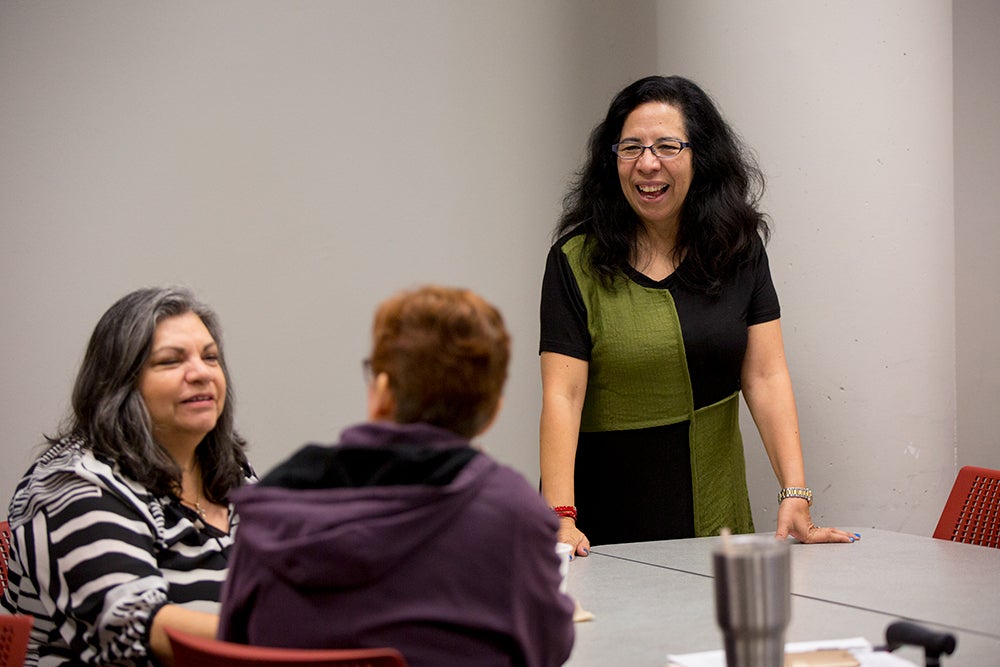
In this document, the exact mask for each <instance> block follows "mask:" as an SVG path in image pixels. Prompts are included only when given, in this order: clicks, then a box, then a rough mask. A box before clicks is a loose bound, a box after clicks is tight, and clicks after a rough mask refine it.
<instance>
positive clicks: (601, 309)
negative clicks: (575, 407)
mask: <svg viewBox="0 0 1000 667" xmlns="http://www.w3.org/2000/svg"><path fill="white" fill-rule="evenodd" d="M585 240H586V236H585V235H584V234H582V233H577V234H570V235H568V236H566V237H563V238H562V239H560V240H559V241H558V242H557V243H556V244H555V245H554V246H553V247H552V249H551V251H550V252H549V256H548V260H547V263H546V267H545V277H544V279H543V283H542V299H541V342H540V346H539V350H540V351H541V352H556V353H559V354H564V355H567V356H570V357H575V358H577V359H583V360H585V361H587V362H588V363H589V376H588V379H587V396H586V400H585V403H584V407H583V415H582V421H581V428H580V431H581V432H580V439H579V443H578V447H577V455H576V470H575V494H576V497H575V503H576V506H577V509H578V512H579V518H578V520H577V525H578V526H579V528H580V530H582V531H583V532H584V533H585V534H586V535H587V537H588V538H589V539H590V541H591V544H608V543H620V542H639V541H648V540H659V539H672V538H678V537H693V536H703V535H716V534H718V532H719V530H720V529H721V528H723V527H729V528H731V529H732V530H733V532H752V531H753V519H752V517H751V512H750V501H749V497H748V494H747V487H746V471H745V463H744V458H743V442H742V439H741V436H740V428H739V390H740V370H741V367H742V364H743V357H744V354H745V352H746V343H747V327H749V326H752V325H754V324H760V323H763V322H768V321H772V320H775V319H778V317H780V315H781V311H780V307H779V304H778V297H777V294H776V293H775V290H774V285H773V283H772V281H771V273H770V269H769V267H768V262H767V254H766V252H765V250H764V246H763V243H760V244H758V245H757V247H756V248H755V249H754V251H753V253H752V256H751V257H750V258H749V259H748V261H746V262H744V263H743V264H742V265H741V266H740V267H739V268H738V269H737V270H736V272H735V274H734V275H733V276H732V278H731V279H729V280H728V281H726V283H725V285H724V287H723V290H722V293H721V294H720V295H718V296H709V295H706V294H704V293H703V292H699V291H696V290H694V289H692V288H689V287H687V286H685V285H684V284H683V283H682V282H681V281H680V280H679V279H678V277H677V274H676V273H675V274H672V275H670V276H668V277H667V278H665V279H664V280H662V281H653V280H651V279H649V278H648V277H646V276H644V275H643V274H641V273H639V272H638V271H636V270H635V269H633V268H632V267H625V269H624V270H623V271H624V274H625V277H624V279H623V280H618V281H617V282H616V283H615V285H614V286H613V287H611V288H609V287H607V286H605V285H604V284H603V283H602V282H601V281H600V280H599V279H598V278H597V276H596V275H595V273H594V272H593V271H591V270H589V268H588V267H587V260H586V253H585V249H584V244H585ZM680 270H683V264H682V265H681V268H680Z"/></svg>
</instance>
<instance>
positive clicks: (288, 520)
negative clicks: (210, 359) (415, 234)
mask: <svg viewBox="0 0 1000 667" xmlns="http://www.w3.org/2000/svg"><path fill="white" fill-rule="evenodd" d="M509 356H510V338H509V336H508V334H507V330H506V329H505V327H504V323H503V319H502V318H501V316H500V313H499V312H498V311H497V310H496V309H495V308H494V307H493V306H491V305H490V304H488V303H487V302H486V301H484V300H483V299H482V298H480V297H479V296H477V295H476V294H474V293H472V292H470V291H468V290H461V289H451V288H444V287H425V288H422V289H418V290H416V291H412V292H404V293H401V294H399V295H397V296H395V297H393V298H390V299H389V300H387V301H385V302H384V303H383V304H382V305H381V306H380V307H379V308H378V311H377V312H376V314H375V323H374V327H373V331H372V352H371V358H370V360H366V363H365V369H366V371H367V377H368V418H369V421H368V422H367V423H364V424H361V425H358V426H354V427H351V428H348V429H347V430H345V431H343V432H342V433H341V435H340V440H339V443H338V444H335V445H332V446H326V445H308V446H306V447H305V448H303V449H301V450H300V451H298V452H297V453H296V454H294V455H293V456H292V457H291V458H290V459H289V460H288V461H286V462H285V463H283V464H281V465H280V466H278V467H277V468H276V469H275V470H274V471H272V472H271V473H270V474H268V475H266V476H265V477H264V478H263V479H262V480H261V482H260V483H259V484H257V485H255V486H252V487H248V488H245V489H240V490H239V491H237V492H235V493H234V500H235V504H236V508H237V510H238V511H239V513H240V517H241V519H240V520H241V524H240V533H239V535H238V536H237V539H236V545H235V547H234V549H233V557H232V561H231V563H230V566H231V567H230V573H229V578H228V579H227V581H226V585H225V588H224V590H223V602H222V611H221V613H220V636H221V638H223V639H227V640H230V641H237V642H241V643H246V644H252V645H259V646H282V647H300V648H321V647H322V648H337V647H345V648H350V647H356V648H365V647H383V646H389V647H393V648H395V649H397V650H399V651H400V652H401V653H402V654H403V656H404V657H405V658H406V660H407V662H408V663H409V665H410V667H421V666H428V667H431V666H433V667H436V666H439V665H464V666H466V667H468V666H470V665H479V666H485V665H526V666H528V667H549V666H553V667H554V666H555V665H561V664H563V662H565V660H566V659H567V658H568V657H569V653H570V649H571V648H572V645H573V622H572V613H573V602H572V601H571V600H570V599H569V597H567V596H566V595H564V594H562V593H560V592H559V584H560V581H561V579H560V574H559V559H558V557H557V556H556V553H555V546H556V530H557V529H558V525H559V524H558V521H557V520H556V517H555V515H554V514H553V513H552V510H551V509H549V507H548V506H547V505H546V504H545V502H544V501H543V500H542V498H541V495H540V494H539V493H538V491H537V489H535V488H533V487H532V486H531V485H530V484H528V482H527V480H526V479H525V478H524V477H523V476H522V475H521V474H520V473H518V472H516V471H514V470H513V469H511V468H508V467H507V466H504V465H501V464H499V463H497V462H496V461H495V460H493V459H492V458H491V457H489V456H488V455H486V454H484V453H482V452H480V451H478V450H477V449H476V448H474V447H473V446H471V444H470V440H471V439H472V438H474V437H476V436H477V435H479V434H481V433H482V432H483V431H485V430H486V428H487V427H488V426H489V425H490V424H491V423H492V421H493V419H494V417H495V416H496V413H497V410H498V409H499V406H500V394H501V391H502V389H503V385H504V382H505V380H506V378H507V363H508V359H509Z"/></svg>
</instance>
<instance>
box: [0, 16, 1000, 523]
mask: <svg viewBox="0 0 1000 667" xmlns="http://www.w3.org/2000/svg"><path fill="white" fill-rule="evenodd" d="M995 11H996V10H993V9H991V8H990V3H989V2H986V1H985V0H983V1H982V2H978V3H967V2H956V3H955V16H956V26H955V27H956V34H957V31H958V30H959V28H960V27H961V26H963V25H967V26H969V29H970V30H972V29H975V28H976V27H978V24H977V19H976V17H977V16H978V14H979V13H980V12H987V13H990V15H991V16H993V17H995ZM962 17H965V18H964V19H963V18H962ZM951 20H952V6H951V3H950V2H946V1H943V0H939V1H934V0H921V1H920V2H915V1H912V0H892V1H890V0H880V1H878V2H846V3H845V2H841V3H798V2H791V1H787V2H765V1H757V2H752V3H730V2H725V1H724V0H703V1H701V2H671V1H668V0H663V1H661V2H654V1H653V0H646V1H636V0H633V1H631V2H586V3H584V2H578V1H577V0H561V1H557V0H547V1H546V2H537V1H536V0H508V1H506V2H502V3H501V2H485V1H482V2H480V1H476V2H468V1H467V0H438V1H435V2H422V3H406V2H388V1H381V2H378V1H375V2H365V3H359V2H320V1H316V2H280V3H279V2H264V1H262V0H257V1H252V2H212V3H201V2H180V3H171V4H169V5H157V4H134V3H120V2H109V1H106V0H102V1H98V2H91V3H86V4H80V3H62V2H58V3H57V2H36V3H2V4H0V90H2V91H3V94H2V97H0V153H2V155H3V158H2V159H0V307H2V312H3V313H4V317H3V320H2V321H0V345H2V347H3V349H4V353H3V354H2V355H0V376H2V377H3V379H4V382H3V388H2V390H0V391H2V392H3V393H2V397H3V400H2V401H0V423H2V424H3V425H4V426H5V437H4V439H3V442H2V444H0V454H2V456H3V460H4V464H3V467H2V469H0V499H2V500H0V503H5V502H6V499H7V498H9V496H10V493H11V492H12V491H13V487H14V484H15V483H16V480H17V478H18V477H19V475H20V472H21V471H22V469H23V468H24V467H25V466H26V465H27V463H28V461H29V460H30V453H31V448H32V447H33V446H34V445H35V444H37V443H38V442H39V440H40V434H41V433H42V432H51V431H53V430H54V429H55V427H56V424H57V422H58V419H59V418H60V416H61V415H62V414H63V413H64V411H65V409H66V399H67V397H68V393H69V387H70V383H71V381H72V376H73V374H74V372H75V369H76V365H77V363H78V361H79V358H80V354H81V352H82V349H83V346H84V343H85V340H86V337H87V336H88V335H89V333H90V330H91V328H92V327H93V324H94V323H95V321H96V319H97V318H98V317H99V316H100V314H101V312H103V310H104V309H105V308H106V307H107V306H108V305H109V304H110V303H111V302H112V301H113V300H114V299H115V298H117V297H118V296H120V295H121V294H123V293H124V292H126V291H129V290H131V289H133V288H134V287H138V286H141V285H147V284H159V283H165V282H180V283H185V284H189V285H191V286H192V287H194V288H195V289H196V291H197V292H198V293H199V294H200V295H202V296H203V298H205V299H206V300H207V301H209V302H210V303H212V304H213V305H214V306H216V308H217V309H218V310H219V312H220V315H221V317H222V320H223V325H224V327H225V330H226V342H227V346H228V352H229V355H230V359H231V365H232V367H233V370H234V375H235V382H236V389H237V398H238V412H237V419H238V423H239V424H240V426H241V430H242V431H243V432H244V434H245V435H246V436H247V437H248V438H249V439H250V441H251V444H252V449H251V456H252V458H253V460H254V462H255V463H256V465H257V467H258V468H259V469H260V470H261V471H266V470H267V469H269V468H270V467H271V466H272V465H274V464H275V463H276V462H278V461H279V460H281V459H282V458H283V457H285V456H286V455H287V454H289V453H290V452H291V451H292V450H293V449H294V448H296V447H297V446H298V445H299V444H301V443H302V442H304V441H307V440H316V441H330V440H333V439H334V438H335V437H336V433H337V432H338V431H339V429H340V428H341V427H343V426H344V425H347V424H349V423H352V422H354V421H357V420H358V419H360V418H362V416H363V408H364V396H363V394H364V389H363V386H362V382H361V375H360V366H359V361H360V359H361V358H362V357H363V356H364V355H365V353H366V351H367V344H368V341H367V335H368V326H369V318H370V315H371V311H372V309H373V308H374V306H375V304H376V303H377V302H378V301H380V300H381V299H382V298H384V297H385V296H387V295H388V294H390V293H392V292H393V291H395V290H397V289H399V288H402V287H407V286H412V285H415V284H419V283H423V282H428V281H436V282H444V283H450V284H461V285H467V286H470V287H472V288H474V289H477V290H479V291H481V292H482V293H483V294H484V295H486V296H487V298H489V299H491V300H493V301H494V302H495V303H497V304H498V305H499V306H500V307H501V308H502V309H503V311H504V313H505V314H506V317H507V319H508V323H509V325H510V327H511V329H512V330H513V333H514V359H513V365H512V369H511V379H510V383H509V385H508V391H507V398H506V408H505V412H504V413H503V415H502V416H501V419H500V421H499V423H498V424H497V426H496V427H495V429H494V430H493V431H491V432H489V433H488V434H486V436H484V437H483V439H482V444H483V445H484V446H485V447H487V448H488V449H489V450H490V451H491V452H492V453H494V454H495V455H497V456H498V457H499V458H501V459H502V460H505V461H507V462H510V463H512V464H513V465H515V466H516V467H518V468H519V469H520V470H522V471H523V472H524V473H525V474H526V475H528V476H529V477H531V478H534V477H535V476H536V475H537V453H536V448H537V444H536V442H537V419H538V404H539V394H540V391H539V380H538V370H537V357H536V346H537V307H538V305H537V303H538V285H539V281H540V277H541V270H542V263H543V261H544V256H545V251H546V249H547V244H548V241H549V236H550V232H551V229H552V226H553V224H554V221H555V218H556V216H557V215H558V211H559V204H560V199H561V197H562V193H563V190H564V187H565V184H566V182H567V180H568V179H569V178H570V177H571V175H572V172H573V170H574V169H575V168H576V167H577V166H578V162H579V159H580V157H581V155H582V151H583V144H584V142H585V140H586V135H587V133H588V132H589V130H590V129H591V127H592V126H593V125H594V123H596V122H597V120H598V119H599V117H600V116H601V115H602V114H603V112H604V111H605V108H606V105H607V102H608V101H609V99H610V96H611V95H612V94H613V93H614V92H615V91H617V90H618V89H619V88H621V87H622V86H623V85H625V84H626V83H628V82H630V81H631V80H633V79H635V78H637V77H639V76H642V75H645V74H649V73H655V72H663V73H669V72H676V73H681V74H686V75H689V76H691V77H693V78H695V79H697V80H699V81H700V82H701V83H702V84H703V85H704V86H705V87H706V88H708V89H709V90H710V91H711V92H713V93H714V94H715V96H716V98H717V100H718V101H719V102H720V104H721V106H722V108H723V110H724V111H725V112H726V114H727V115H728V116H729V118H730V120H732V121H733V123H734V124H735V125H736V126H737V127H738V129H740V130H741V132H742V133H743V135H744V136H745V138H746V139H747V141H748V143H750V144H751V145H752V146H754V147H755V148H756V149H757V151H758V153H759V155H760V159H761V162H762V165H763V166H764V168H765V171H766V172H767V173H768V175H769V177H770V189H769V194H768V199H767V207H768V209H769V211H770V212H771V214H772V217H773V219H774V223H775V236H774V240H773V242H772V244H771V249H770V253H771V260H772V267H773V270H774V275H775V280H776V282H777V284H778V288H779V293H780V296H781V298H782V304H783V309H784V315H783V322H784V328H785V336H786V344H787V347H788V356H789V360H790V363H791V367H792V372H793V377H794V380H795V382H796V386H797V391H798V397H799V403H800V409H801V413H802V429H803V435H804V440H805V442H806V446H807V450H806V455H807V469H808V472H809V476H810V483H811V484H812V486H813V487H814V489H815V490H816V492H817V495H818V496H819V501H818V502H817V505H816V514H817V518H818V519H819V520H820V521H822V522H835V523H839V524H841V525H849V526H853V527H859V528H863V527H865V526H869V525H870V526H877V527H880V528H888V529H897V530H904V531H910V532H917V533H928V532H930V530H931V529H932V528H933V523H934V522H935V521H936V517H937V513H938V512H939V511H940V506H941V503H942V502H943V498H944V495H945V494H946V493H947V488H946V487H948V486H950V483H951V479H952V478H953V476H954V472H955V461H956V446H957V445H956V440H955V428H956V407H955V391H956V371H955V354H956V353H955V348H956V343H955V340H956V335H957V338H958V340H959V341H960V343H959V344H960V345H961V341H962V340H963V335H964V333H963V331H964V330H968V328H969V327H975V326H976V324H977V321H976V318H977V314H978V312H980V311H981V310H982V307H981V303H976V302H970V303H969V304H968V305H967V306H966V308H965V310H964V311H963V303H964V302H963V301H962V300H961V299H960V300H959V302H958V308H959V314H958V317H957V319H956V316H955V314H954V313H955V308H956V302H955V296H954V294H955V292H954V287H955V282H956V264H957V265H958V274H957V276H958V277H957V280H958V282H959V284H960V286H961V285H962V284H963V275H964V274H963V268H962V267H963V266H966V263H965V259H964V253H970V254H974V253H975V252H976V251H977V249H980V250H981V249H982V248H983V247H993V248H996V245H997V239H998V235H997V232H996V231H995V229H990V228H989V226H988V225H985V224H984V225H981V227H982V229H980V230H979V231H978V232H977V234H976V237H975V240H974V241H972V242H970V243H967V244H965V245H963V244H962V242H961V241H962V238H963V237H962V234H961V232H962V230H963V229H965V227H964V226H963V225H961V224H960V225H959V226H958V232H959V235H958V238H959V243H958V248H957V252H958V257H959V261H956V254H955V245H956V241H955V238H956V224H955V214H954V212H953V205H954V196H953V194H952V127H953V122H952V111H951V105H952V98H951V85H952V84H951V82H952V78H951V77H952V74H951V72H952V43H951V35H952V31H951ZM977 41H978V40H977ZM955 54H956V56H955V58H956V60H955V65H956V75H955V76H956V91H957V93H958V95H959V96H961V95H963V90H966V91H967V92H965V93H964V94H965V95H966V97H964V98H962V100H968V99H969V98H970V97H971V95H972V93H971V87H968V86H969V81H970V79H968V78H966V79H963V76H962V72H963V71H965V70H963V69H962V68H963V67H968V68H970V70H969V71H973V72H979V73H980V74H979V75H980V76H982V73H983V72H986V71H992V70H990V69H989V67H990V66H991V65H992V64H995V61H996V55H995V51H992V52H991V51H984V50H982V48H981V47H980V46H978V45H977V43H976V42H968V41H965V42H963V41H962V40H960V39H959V38H958V37H956V44H955ZM962 85H966V86H967V88H966V89H963V87H962ZM992 99H993V101H994V102H993V103H994V104H995V103H996V102H995V101H996V96H995V95H994V97H993V98H992ZM962 108H963V107H962V104H961V100H957V101H956V113H957V114H958V113H961V110H962ZM994 115H995V114H994ZM981 124H982V125H983V127H982V128H980V133H979V134H978V135H977V136H979V137H982V136H983V133H985V137H986V138H985V139H982V138H981V139H980V140H981V141H985V140H990V139H991V140H993V141H994V142H995V141H996V138H997V134H996V130H995V129H993V128H991V127H986V124H985V123H981ZM957 141H958V143H957V146H958V148H959V150H961V148H962V137H961V134H959V135H958V139H957ZM960 155H961V154H960ZM995 155H996V151H986V152H984V153H982V154H981V156H980V157H979V158H978V159H979V162H978V163H976V164H977V165H984V167H983V168H985V166H988V165H989V164H990V162H989V161H990V160H993V162H994V163H995V159H994V156H995ZM962 165H963V163H962V161H961V160H960V161H959V163H958V164H957V169H958V170H959V171H960V170H961V169H962ZM978 168H980V167H978V166H977V169H978ZM960 187H961V186H960ZM959 192H960V193H963V197H962V201H969V202H972V203H975V202H980V203H981V204H982V208H980V209H976V210H981V211H986V210H987V206H988V204H989V203H991V202H992V200H990V199H989V198H988V195H987V194H984V193H983V192H982V191H981V190H980V189H976V190H973V191H967V190H963V189H960V190H959ZM993 196H994V197H995V195H993ZM958 210H959V213H960V214H961V213H962V210H963V209H962V208H961V207H959V208H958ZM988 210H989V212H990V213H991V214H992V212H993V211H995V210H996V207H995V206H993V207H989V209H988ZM989 244H992V246H990V245H989ZM980 264H982V265H984V266H985V265H986V258H985V257H983V258H982V259H981V260H980ZM992 270H993V271H995V270H996V269H995V268H992ZM994 282H995V281H994ZM988 298H989V295H983V296H982V299H983V300H988ZM977 307H978V308H977ZM991 317H992V321H995V320H996V314H995V313H994V314H992V316H991ZM956 326H957V327H958V329H959V330H958V333H957V334H956V333H955V329H956ZM974 330H978V329H974ZM988 343H989V340H988V338H987V334H986V333H985V330H984V333H981V334H976V337H975V338H974V340H973V342H972V345H975V346H976V349H977V351H979V350H982V351H983V352H989V353H990V354H992V356H989V355H988V354H978V353H977V354H976V355H975V356H974V357H972V361H971V363H970V365H969V370H970V372H971V370H976V371H977V373H978V375H977V377H975V378H972V377H971V376H969V375H966V377H968V378H969V379H970V380H976V381H979V378H986V380H987V381H989V380H990V379H992V382H993V384H992V387H993V391H994V394H995V388H996V385H997V381H996V379H997V377H998V376H1000V373H998V367H1000V360H998V359H997V357H996V352H995V349H992V348H991V347H989V345H988ZM961 359H962V355H961V354H959V360H960V361H961ZM983 359H986V360H987V363H986V364H983V363H982V361H983ZM958 383H959V384H958V391H959V397H960V398H961V397H962V396H963V387H965V386H966V385H965V384H964V383H963V375H962V367H961V365H960V367H959V381H958ZM964 405H965V404H964V403H963V406H964ZM959 415H960V416H961V415H963V412H962V411H959ZM966 416H967V423H966V422H965V421H963V422H962V424H960V426H959V434H960V435H961V434H963V433H965V432H969V433H976V432H980V433H988V434H991V435H992V437H993V438H994V441H993V442H994V443H995V438H996V435H995V433H996V431H995V429H990V413H989V412H988V411H987V410H985V409H979V410H973V411H970V412H968V413H966ZM966 428H967V429H968V431H966ZM745 431H746V432H747V434H748V451H750V452H751V454H750V456H751V482H752V490H751V494H752V496H753V500H754V506H755V515H756V517H757V519H758V524H759V527H760V528H761V529H765V530H766V529H768V528H769V527H770V526H771V525H772V522H773V507H774V498H773V495H774V491H775V482H774V479H773V476H772V475H771V474H770V472H769V471H768V470H767V469H766V463H765V462H764V461H763V458H762V455H761V454H760V447H759V443H758V442H757V441H756V439H755V436H754V435H753V429H752V425H751V424H750V422H749V421H747V422H746V423H745ZM963 446H964V444H962V443H960V444H959V445H958V449H957V451H958V458H959V459H961V458H963V456H962V451H963V450H962V447H963ZM992 451H993V452H995V451H997V450H996V448H995V447H994V448H993V449H992ZM994 463H997V462H996V461H994ZM997 467H1000V464H998V465H997Z"/></svg>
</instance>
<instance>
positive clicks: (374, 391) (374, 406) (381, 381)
mask: <svg viewBox="0 0 1000 667" xmlns="http://www.w3.org/2000/svg"><path fill="white" fill-rule="evenodd" d="M395 417H396V399H395V397H394V396H393V395H392V388H391V387H390V386H389V375H388V374H386V373H379V374H378V375H376V376H375V379H374V380H372V383H371V384H370V385H368V420H369V421H392V420H393V419H394V418H395Z"/></svg>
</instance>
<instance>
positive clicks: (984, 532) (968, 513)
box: [934, 466, 1000, 548]
mask: <svg viewBox="0 0 1000 667" xmlns="http://www.w3.org/2000/svg"><path fill="white" fill-rule="evenodd" d="M934 537H936V538H938V539H940V540H950V541H952V542H966V543H967V544H978V545H980V546H984V547H994V548H1000V470H990V469H989V468H977V467H975V466H965V467H964V468H962V469H961V470H959V471H958V477H956V478H955V484H954V485H953V486H952V487H951V495H949V496H948V501H947V502H946V503H945V504H944V510H943V511H942V512H941V518H940V519H939V520H938V525H937V528H935V529H934Z"/></svg>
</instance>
